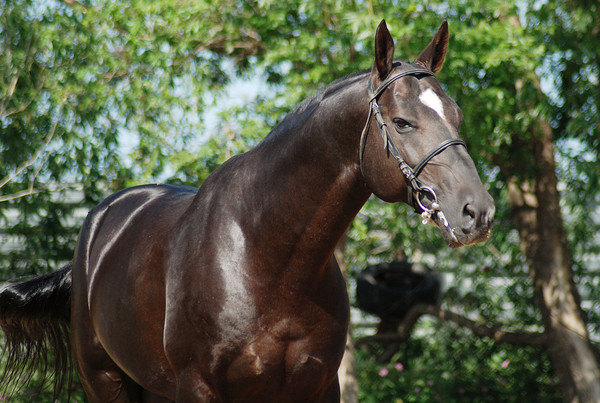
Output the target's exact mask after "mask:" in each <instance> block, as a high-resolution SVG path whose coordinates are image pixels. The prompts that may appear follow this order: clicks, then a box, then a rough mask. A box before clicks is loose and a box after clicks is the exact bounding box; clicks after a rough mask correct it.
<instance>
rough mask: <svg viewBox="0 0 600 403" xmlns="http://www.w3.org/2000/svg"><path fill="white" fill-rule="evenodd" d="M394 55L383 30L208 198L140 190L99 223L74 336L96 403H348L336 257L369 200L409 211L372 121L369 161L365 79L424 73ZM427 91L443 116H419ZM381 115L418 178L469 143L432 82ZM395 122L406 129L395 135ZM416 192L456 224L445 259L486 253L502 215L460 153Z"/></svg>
mask: <svg viewBox="0 0 600 403" xmlns="http://www.w3.org/2000/svg"><path fill="white" fill-rule="evenodd" d="M447 42H448V30H447V24H446V23H444V24H442V27H441V28H440V30H439V31H438V32H437V34H436V35H435V37H434V38H433V40H432V42H431V43H430V45H429V46H428V47H427V48H426V49H425V50H424V51H423V52H422V53H421V56H419V58H418V59H417V60H416V62H415V63H416V65H419V66H421V67H426V68H428V69H430V70H432V71H434V72H437V71H438V70H439V69H440V68H441V64H442V62H443V59H444V56H445V53H446V47H447ZM393 53H394V45H393V41H392V38H391V36H390V34H389V32H388V30H387V27H386V26H385V23H384V22H383V21H382V23H381V24H380V26H379V28H378V30H377V33H376V37H375V61H374V65H373V69H372V70H371V71H369V72H363V73H358V74H354V75H352V76H348V77H346V78H343V79H341V80H338V81H336V82H335V83H332V84H330V85H328V86H326V87H324V88H323V89H322V90H320V91H318V92H317V93H316V94H315V95H314V96H312V97H311V98H309V99H307V100H305V101H304V102H302V103H301V104H300V105H299V106H298V107H297V108H296V109H294V110H293V111H292V112H290V113H289V114H288V115H287V116H286V117H285V118H284V119H283V121H282V122H281V123H280V124H279V125H278V126H277V127H276V128H275V129H274V130H273V131H272V132H271V133H270V134H269V135H268V136H267V137H266V138H265V139H264V140H263V141H262V142H261V143H260V144H259V145H258V146H257V147H256V148H254V149H253V150H251V151H249V152H247V153H245V154H242V155H238V156H235V157H233V158H231V159H230V160H229V161H227V162H226V163H224V164H223V165H222V166H220V167H219V168H218V169H217V170H215V171H214V172H213V173H212V174H211V175H210V176H209V177H208V178H207V180H206V181H205V182H204V183H203V184H202V186H201V187H200V188H199V189H194V188H189V187H181V186H171V185H153V186H140V187H134V188H130V189H126V190H123V191H121V192H119V193H116V194H114V195H112V196H110V197H108V198H107V199H106V200H104V201H103V202H102V203H101V204H100V205H98V206H97V207H95V208H94V209H93V210H91V211H90V213H89V215H88V217H87V219H86V220H85V223H84V225H83V227H82V229H81V233H80V235H79V240H78V243H77V249H76V252H75V257H74V260H73V266H72V291H71V323H70V326H71V343H72V349H73V353H74V357H75V361H76V365H77V370H78V372H79V376H80V379H81V381H82V382H83V385H84V387H85V390H86V393H87V394H88V396H89V399H90V401H92V402H108V401H122V402H126V401H135V400H152V399H154V400H160V399H161V397H162V398H164V399H168V400H176V401H178V402H193V401H199V402H217V401H256V402H267V401H272V402H292V401H297V402H309V401H310V402H313V401H316V402H318V401H338V400H339V386H338V381H337V375H336V372H337V368H338V366H339V363H340V361H341V359H342V355H343V352H344V344H345V339H346V332H347V325H348V317H349V312H348V311H349V309H348V296H347V293H346V285H345V282H344V279H343V277H342V275H341V273H340V271H339V269H338V268H337V265H335V264H334V262H333V261H332V254H333V250H334V248H335V246H336V244H337V242H338V241H339V239H340V238H341V236H342V235H343V233H344V232H345V231H346V229H347V228H348V226H349V225H350V223H351V222H352V220H353V218H354V217H355V216H356V214H357V213H358V211H359V210H360V208H361V207H362V206H363V204H364V203H365V202H366V200H367V199H368V198H369V197H370V195H371V194H372V193H375V194H376V195H377V196H379V197H381V198H382V199H384V200H386V201H405V198H406V184H405V182H404V179H403V176H402V174H401V172H400V170H399V169H398V167H397V165H396V164H395V161H394V160H393V159H392V158H390V156H389V155H388V153H387V152H386V150H385V149H384V148H383V147H382V142H381V138H380V137H379V134H377V128H376V126H375V123H374V122H371V124H370V125H371V127H370V130H369V134H368V138H367V139H366V148H365V153H364V156H365V161H364V172H365V174H364V176H363V174H362V173H361V169H360V166H359V155H358V150H359V140H360V134H361V130H362V128H363V125H364V124H365V122H366V119H367V112H368V108H369V102H368V101H369V100H368V96H367V85H368V81H369V79H371V80H372V81H373V83H374V85H375V86H376V85H377V84H378V83H379V82H381V81H382V80H384V79H385V78H386V77H387V76H389V75H390V74H393V72H395V71H400V70H401V69H405V68H409V67H411V66H412V67H414V66H416V65H415V64H412V63H408V62H393ZM427 89H429V90H431V91H434V92H435V94H437V96H438V100H439V102H441V104H442V105H443V110H444V115H443V116H442V115H440V112H439V110H438V111H436V110H435V108H432V107H431V102H429V104H430V106H427V105H426V103H423V102H421V101H419V95H420V94H422V93H423V92H425V91H426V90H427ZM379 103H380V106H381V110H382V113H383V116H384V118H385V119H386V121H387V122H388V125H389V127H391V128H394V127H396V128H397V130H396V131H394V134H393V135H394V139H395V142H396V144H397V145H398V147H399V149H400V152H402V153H403V155H404V157H405V159H406V160H407V162H408V163H409V164H414V163H416V162H417V161H419V160H420V158H421V157H422V156H423V155H425V154H426V153H427V152H428V151H429V150H430V149H432V148H433V147H435V146H437V144H439V143H440V141H443V140H445V139H448V138H453V137H456V136H458V129H459V126H460V123H461V120H462V115H461V113H460V110H459V108H458V106H457V105H456V104H455V103H454V101H452V100H451V99H450V98H449V97H447V96H446V95H445V94H444V92H443V90H442V88H441V86H440V85H439V83H438V82H437V81H436V78H435V77H433V76H430V77H423V78H417V77H403V78H401V79H399V80H397V81H396V82H394V83H393V84H392V85H391V86H390V87H389V88H388V89H387V90H386V92H385V93H384V94H383V95H382V96H381V98H380V102H379ZM435 105H437V104H435ZM438 109H439V108H438ZM397 117H400V118H402V119H404V120H405V121H407V122H410V127H408V128H407V127H404V128H399V127H397V126H395V125H396V123H395V122H396V121H397V119H395V118H397ZM420 178H421V179H422V180H423V181H424V182H426V183H427V184H428V185H429V186H431V187H433V188H434V189H435V191H436V193H437V195H438V198H439V201H440V205H441V208H442V210H443V211H444V213H445V215H446V217H447V218H448V221H449V222H450V226H449V227H448V228H441V230H442V233H443V235H444V237H445V238H446V239H447V240H448V243H449V244H450V246H452V247H458V246H462V245H467V244H471V243H475V242H479V241H482V240H484V239H486V238H487V236H488V234H489V231H490V226H491V224H492V220H493V215H494V207H493V201H492V200H491V198H490V196H489V195H488V194H487V192H486V191H485V189H484V188H483V186H482V184H481V181H480V180H479V177H478V175H477V171H476V169H475V166H474V164H473V162H472V160H471V159H470V157H469V156H468V154H467V152H466V150H465V149H464V147H452V148H449V149H447V150H445V151H444V152H443V153H442V154H440V155H438V156H436V157H434V159H433V160H432V161H431V162H430V163H429V164H428V165H427V166H426V167H425V169H424V171H423V173H422V174H421V176H420ZM433 224H436V223H435V222H433ZM437 224H438V225H439V223H437ZM448 231H451V232H452V233H453V237H450V235H449V234H448Z"/></svg>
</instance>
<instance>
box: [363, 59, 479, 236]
mask: <svg viewBox="0 0 600 403" xmlns="http://www.w3.org/2000/svg"><path fill="white" fill-rule="evenodd" d="M406 76H434V74H433V72H432V71H430V70H426V69H421V68H412V69H409V70H405V71H402V72H400V73H398V74H396V75H394V76H392V77H389V78H388V79H387V80H385V81H384V82H383V83H381V85H379V87H378V88H377V89H376V90H375V91H373V85H372V82H371V80H370V79H369V106H370V107H369V116H368V117H367V122H366V123H365V127H364V128H363V130H362V133H361V135H360V149H359V160H360V170H361V172H362V173H363V176H364V168H363V154H364V149H365V143H366V141H367V133H368V131H369V123H370V122H371V116H375V120H376V121H377V126H378V127H379V133H380V134H381V137H382V138H383V145H384V147H385V149H386V150H387V151H388V153H390V154H392V156H393V157H394V159H395V160H396V162H398V166H399V167H400V170H401V171H402V174H404V177H405V178H406V183H407V187H408V200H407V203H408V205H410V206H412V207H413V208H414V209H415V211H416V212H417V213H420V214H421V216H422V217H423V222H424V223H425V222H427V221H429V219H430V218H431V217H432V216H433V215H435V214H437V215H438V218H439V219H440V221H441V222H442V225H444V226H446V227H447V226H448V221H447V220H446V217H445V216H444V213H443V212H442V210H441V209H440V205H439V203H438V199H437V196H436V194H435V191H434V190H433V189H432V188H431V186H427V185H425V184H423V182H421V181H420V180H419V179H417V176H419V174H420V173H421V171H422V170H423V168H425V165H427V163H428V162H429V161H431V159H432V158H433V157H435V156H436V155H438V154H440V153H441V152H442V151H444V150H445V149H446V148H448V147H450V146H453V145H462V146H464V147H467V145H466V144H465V142H464V141H462V140H461V139H450V140H445V141H443V142H442V143H441V144H440V145H439V146H437V148H434V149H433V150H431V151H430V152H429V153H427V155H425V156H424V157H423V159H421V161H419V163H418V164H417V165H415V167H414V168H411V167H410V165H408V164H407V163H406V161H405V160H404V158H402V156H401V155H400V152H399V151H398V147H396V144H394V141H393V140H392V137H391V136H390V132H389V130H388V128H387V124H386V123H385V121H384V120H383V116H381V110H380V109H379V105H378V104H377V98H379V96H380V95H381V94H382V93H383V92H384V91H385V89H386V88H387V87H388V86H389V85H390V84H392V83H393V82H394V81H396V80H398V79H399V78H402V77H406ZM427 196H429V198H430V199H431V200H432V201H431V204H430V206H426V205H425V204H424V200H425V197H427Z"/></svg>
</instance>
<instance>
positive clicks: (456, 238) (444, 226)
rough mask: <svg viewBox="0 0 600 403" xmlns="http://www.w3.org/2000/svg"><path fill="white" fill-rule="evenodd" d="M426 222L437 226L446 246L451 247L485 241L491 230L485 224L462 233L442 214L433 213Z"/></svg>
mask: <svg viewBox="0 0 600 403" xmlns="http://www.w3.org/2000/svg"><path fill="white" fill-rule="evenodd" d="M427 223H428V224H431V225H434V226H436V227H438V228H439V230H440V232H441V233H442V236H443V237H444V240H445V241H446V243H447V244H448V246H449V247H451V248H453V249H457V248H460V247H462V246H468V245H474V244H477V243H480V242H484V241H487V240H488V238H489V237H490V234H491V232H492V228H491V227H487V226H486V227H480V228H477V229H476V230H475V231H474V232H469V233H464V232H463V231H462V230H460V229H456V228H454V227H452V226H451V225H450V224H449V223H448V221H447V220H446V219H445V218H444V216H443V214H442V215H440V214H433V215H432V216H431V218H430V219H429V220H428V222H427Z"/></svg>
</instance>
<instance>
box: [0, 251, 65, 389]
mask: <svg viewBox="0 0 600 403" xmlns="http://www.w3.org/2000/svg"><path fill="white" fill-rule="evenodd" d="M71 266H72V265H71V264H70V263H69V264H67V265H65V266H64V267H63V268H61V269H60V270H58V271H55V272H54V273H51V274H47V275H43V276H40V277H36V278H34V279H32V280H29V281H26V282H22V283H15V284H7V285H5V286H3V287H1V288H0V327H1V328H2V331H3V332H4V341H5V345H4V349H3V357H2V358H4V359H5V360H6V363H5V368H4V370H3V371H2V375H1V378H0V389H1V390H6V389H8V391H9V392H10V393H14V392H15V391H16V390H17V389H19V388H21V387H22V386H23V385H26V384H27V383H28V381H29V380H30V379H31V377H32V376H33V374H34V372H35V371H36V370H39V369H41V373H42V376H43V377H44V376H45V374H46V373H47V372H48V369H51V370H52V372H53V373H54V381H53V384H54V397H55V399H56V397H58V394H59V393H60V391H61V389H62V386H63V384H64V382H65V380H67V379H69V378H70V374H71V351H70V345H69V317H70V305H71V303H70V301H71V300H70V296H71ZM49 353H52V354H49ZM43 383H44V382H42V384H43Z"/></svg>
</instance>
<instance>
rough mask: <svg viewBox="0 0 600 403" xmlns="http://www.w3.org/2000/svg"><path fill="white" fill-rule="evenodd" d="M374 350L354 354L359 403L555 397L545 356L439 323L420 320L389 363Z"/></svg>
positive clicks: (548, 399) (549, 399)
mask: <svg viewBox="0 0 600 403" xmlns="http://www.w3.org/2000/svg"><path fill="white" fill-rule="evenodd" d="M425 330H426V331H425ZM373 350H374V351H373ZM474 352H476V353H475V354H474ZM374 353H375V354H377V347H372V349H370V350H367V349H362V350H359V351H358V352H357V355H356V359H357V366H358V368H359V372H358V376H359V383H360V385H361V389H360V391H359V393H360V396H359V400H360V401H361V402H373V403H375V402H454V401H465V402H467V401H468V402H499V401H500V402H516V401H528V402H533V401H537V402H559V401H561V399H560V395H559V394H558V393H557V392H558V391H557V390H556V380H555V379H554V377H553V375H552V371H551V368H550V365H549V361H548V357H547V356H546V354H544V353H543V352H540V351H539V350H537V349H534V348H529V347H527V348H524V347H513V346H499V345H497V344H494V343H492V342H490V341H488V340H485V339H476V338H473V337H470V336H469V335H468V334H466V333H465V331H464V330H461V329H457V328H456V327H454V326H452V325H448V324H445V323H438V322H435V323H433V324H432V323H428V324H426V326H424V327H422V332H421V334H420V335H418V336H414V337H412V338H411V339H410V340H409V341H408V342H406V343H405V344H404V345H403V346H402V348H401V349H400V351H398V353H397V354H396V355H395V356H394V357H393V358H392V360H391V361H390V362H389V363H385V364H381V363H378V362H377V361H376V360H375V359H374V355H373V354H374Z"/></svg>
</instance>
